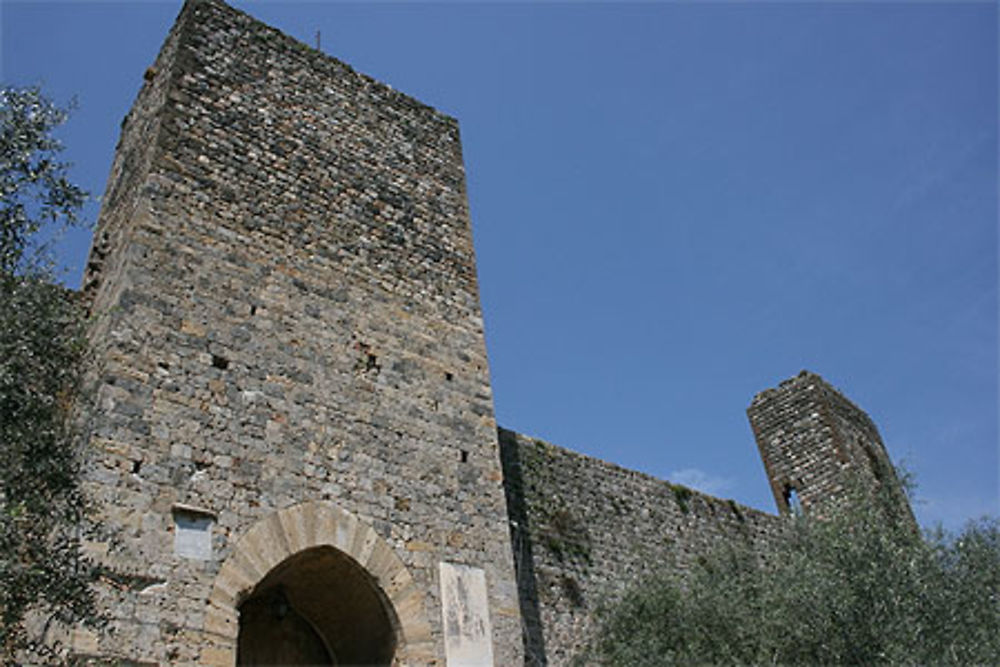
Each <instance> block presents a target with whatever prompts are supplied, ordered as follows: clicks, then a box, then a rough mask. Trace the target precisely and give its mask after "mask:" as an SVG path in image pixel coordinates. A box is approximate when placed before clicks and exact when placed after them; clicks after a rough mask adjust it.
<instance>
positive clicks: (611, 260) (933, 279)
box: [0, 0, 1000, 528]
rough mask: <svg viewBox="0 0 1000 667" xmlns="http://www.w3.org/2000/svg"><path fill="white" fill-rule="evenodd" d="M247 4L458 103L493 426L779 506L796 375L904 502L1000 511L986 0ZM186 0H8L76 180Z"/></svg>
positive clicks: (74, 272) (104, 155)
mask: <svg viewBox="0 0 1000 667" xmlns="http://www.w3.org/2000/svg"><path fill="white" fill-rule="evenodd" d="M235 4H236V5H237V6H238V7H240V8H242V9H244V10H246V11H248V12H249V13H251V14H253V15H254V16H256V17H258V18H260V19H262V20H264V21H266V22H268V23H270V24H272V25H274V26H276V27H278V28H280V29H282V30H284V31H285V32H287V33H289V34H291V35H293V36H295V37H297V38H299V39H301V40H303V41H306V42H308V43H311V44H313V43H315V39H316V32H317V30H318V31H319V32H320V36H321V44H322V48H323V50H324V51H326V52H327V53H329V54H330V55H333V56H336V57H338V58H340V59H342V60H344V61H346V62H348V63H350V64H351V65H352V66H354V67H355V68H356V69H358V70H360V71H363V72H365V73H367V74H370V75H372V76H374V77H375V78H377V79H379V80H381V81H384V82H386V83H389V84H390V85H392V86H393V87H395V88H397V89H399V90H402V91H404V92H406V93H409V94H411V95H413V96H415V97H417V98H419V99H420V100H422V101H424V102H426V103H428V104H431V105H433V106H435V107H437V108H439V109H441V110H442V111H445V112H446V113H449V114H451V115H454V116H456V117H457V118H458V119H459V121H460V123H461V128H462V136H463V147H464V154H465V161H466V169H467V174H468V186H469V198H470V206H471V211H472V221H473V229H474V235H475V241H476V251H477V256H478V260H479V277H480V287H481V291H482V298H483V307H484V313H485V318H486V335H487V344H488V347H489V353H490V364H491V371H492V374H493V384H494V395H495V400H496V411H497V419H498V421H499V422H500V423H501V425H503V426H505V427H507V428H512V429H514V430H517V431H520V432H523V433H526V434H528V435H534V436H538V437H542V438H545V439H547V440H550V441H551V442H554V443H556V444H560V445H563V446H566V447H570V448H573V449H576V450H579V451H583V452H585V453H588V454H591V455H594V456H598V457H600V458H603V459H607V460H611V461H614V462H616V463H619V464H622V465H625V466H628V467H632V468H637V469H640V470H643V471H646V472H649V473H651V474H654V475H657V476H660V477H669V478H671V479H674V480H675V481H681V482H684V483H687V484H690V485H693V486H695V487H698V488H701V489H703V490H706V491H709V492H711V493H715V494H717V495H721V496H723V497H732V498H735V499H736V500H738V501H740V502H743V503H746V504H749V505H751V506H755V507H759V508H761V509H766V510H768V511H772V510H773V500H772V498H771V496H770V492H769V490H768V487H767V484H766V480H765V477H764V472H763V466H762V465H761V463H760V461H759V458H758V455H757V451H756V447H755V445H754V442H753V437H752V434H751V432H750V429H749V426H748V425H747V422H746V417H745V414H744V410H745V408H746V406H747V405H748V404H749V402H750V400H751V398H752V397H753V395H754V394H755V393H756V392H758V391H760V390H762V389H764V388H767V387H769V386H773V385H775V384H776V383H777V382H778V381H780V380H781V379H784V378H785V377H789V376H792V375H794V374H796V373H797V372H798V371H799V370H801V369H803V368H808V369H809V370H812V371H815V372H818V373H820V374H821V375H823V376H824V377H825V378H826V379H827V380H829V381H830V382H831V383H833V384H834V385H836V386H838V387H840V388H841V389H842V390H844V392H845V393H846V394H847V395H848V396H849V397H850V398H852V399H853V400H854V401H855V402H857V403H858V404H859V405H860V406H861V407H862V408H864V409H865V410H867V411H868V412H869V414H871V416H872V417H873V418H874V419H875V421H876V422H877V423H878V425H879V427H880V429H881V431H882V435H883V439H884V440H885V441H886V444H887V446H888V448H889V450H890V453H891V454H892V456H893V458H894V459H895V460H897V461H900V460H902V461H904V462H905V464H906V465H907V467H908V468H909V469H910V470H911V471H912V472H913V473H915V475H916V478H917V482H918V484H919V488H918V497H919V498H920V499H921V502H920V503H918V505H917V507H916V511H917V514H918V516H919V518H920V520H921V522H922V523H924V524H925V525H931V524H933V523H935V522H939V521H940V522H943V523H944V525H945V526H947V527H950V528H956V527H959V526H960V525H961V523H962V522H964V521H965V520H967V519H970V518H974V517H977V516H979V515H982V514H984V513H993V514H996V513H998V473H1000V468H998V466H1000V463H998V442H997V436H998V432H997V408H998V395H997V353H998V340H997V323H998V313H997V305H998V292H997V255H998V243H997V184H998V173H997V97H998V91H997V80H998V76H997V32H998V31H997V6H996V4H995V3H991V2H977V3H961V2H950V3H933V2H920V3H902V2H899V3H896V2H893V3H820V2H815V3H813V2H798V3H785V2H781V3H758V4H744V3H723V2H715V3H707V4H695V3H656V2H645V3H574V2H559V3H528V2H520V3H463V2H447V3H334V2H329V3H324V2H307V3H296V2H239V3H235ZM179 8H180V3H179V2H141V1H138V2H132V3H125V2H112V3H97V2H72V3H57V2H11V1H9V0H3V2H2V4H0V21H2V32H0V37H2V42H0V43H2V50H0V53H2V61H0V72H2V74H3V80H4V82H5V83H13V84H29V83H30V84H34V83H39V84H41V85H42V86H43V87H44V88H45V90H46V91H47V92H48V93H49V94H50V95H51V96H53V97H55V98H56V99H57V100H59V101H62V102H65V101H67V100H69V99H70V98H71V97H74V96H75V97H76V99H77V102H78V104H79V107H78V109H77V111H76V112H75V113H74V116H73V118H72V119H71V121H70V123H69V124H68V125H67V126H66V127H65V128H64V130H63V132H62V137H63V138H64V141H65V143H66V144H67V147H68V153H67V154H68V157H69V159H70V160H72V161H73V162H74V163H75V168H74V177H75V178H76V180H77V181H78V182H81V183H82V184H83V185H84V186H85V187H87V188H88V189H90V190H91V191H92V192H93V193H95V195H99V194H100V193H101V192H103V189H104V184H105V180H106V178H107V173H108V170H109V167H110V160H111V156H112V152H113V150H114V146H115V142H116V140H117V134H118V128H119V123H120V121H121V119H122V117H123V116H124V115H125V113H126V112H127V110H128V108H129V106H130V104H131V102H132V100H133V98H134V96H135V94H136V92H137V91H138V89H139V87H140V85H141V83H142V73H143V71H144V70H145V68H146V67H147V66H148V65H149V64H151V62H152V61H153V59H154V57H155V55H156V52H157V50H158V49H159V45H160V43H161V42H162V40H163V38H164V36H165V35H166V32H167V30H168V29H169V26H170V24H171V23H172V21H173V19H174V17H175V16H176V14H177V12H178V11H179ZM91 217H96V211H95V210H94V209H93V207H91ZM88 245H89V239H88V238H87V235H86V234H72V235H70V236H69V237H67V238H66V240H65V242H64V243H63V245H62V246H61V249H60V253H61V254H60V257H61V259H62V260H63V262H64V263H65V265H66V266H67V278H66V279H67V282H69V283H70V284H76V283H77V282H78V281H79V274H80V271H81V267H82V264H83V261H84V258H85V255H86V251H87V248H88Z"/></svg>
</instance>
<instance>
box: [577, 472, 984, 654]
mask: <svg viewBox="0 0 1000 667" xmlns="http://www.w3.org/2000/svg"><path fill="white" fill-rule="evenodd" d="M893 505H895V508H896V509H895V511H893V510H892V507H893ZM898 507H899V494H898V491H896V492H895V493H894V492H892V491H884V492H882V493H881V494H879V496H878V497H877V498H876V499H875V500H874V501H872V499H871V497H867V502H862V501H859V499H858V498H855V499H854V500H852V501H851V502H848V503H845V504H843V505H842V506H840V507H839V508H837V509H835V510H832V511H831V512H830V513H828V515H827V516H825V517H823V518H810V517H808V516H802V517H797V518H795V519H791V520H789V525H788V531H787V535H786V536H785V539H782V540H778V541H776V543H775V545H774V547H773V548H771V549H769V550H768V551H767V553H764V554H762V553H759V552H756V551H755V550H754V549H753V548H752V546H751V545H750V543H749V542H747V543H743V544H740V545H730V546H728V547H727V548H725V549H723V550H720V551H718V552H716V553H714V554H712V555H711V556H710V557H708V558H703V559H701V560H700V561H699V562H698V563H697V564H696V566H695V567H694V568H693V571H692V572H691V573H690V575H689V576H688V577H687V578H684V579H680V578H677V577H673V576H662V577H659V578H657V579H655V580H653V581H647V582H643V584H642V585H640V586H638V587H636V588H634V589H633V590H632V591H631V592H630V593H629V594H627V595H626V597H625V598H624V599H623V600H622V602H621V603H620V604H618V605H617V606H616V607H614V608H612V609H609V610H607V611H606V612H605V613H604V616H603V619H602V629H601V633H600V636H599V638H598V640H597V642H596V643H595V645H594V647H593V653H594V655H593V656H589V658H590V660H592V661H595V662H599V663H602V664H607V665H629V666H634V665H665V664H675V663H681V664H690V663H699V664H705V663H707V664H776V663H780V664H874V663H889V664H996V663H998V662H1000V633H998V632H997V628H1000V522H998V521H996V520H983V521H981V522H979V523H976V524H972V525H969V526H968V527H967V528H966V529H965V530H964V531H963V532H962V533H961V534H960V535H959V536H957V537H954V538H950V537H949V536H947V535H945V534H943V533H941V532H940V531H939V532H937V533H933V534H928V535H925V536H921V535H920V534H919V533H918V532H917V530H916V529H915V527H914V524H913V523H912V522H911V521H909V520H906V519H903V520H900V519H899V517H900V512H899V510H898ZM893 517H895V520H894V519H893Z"/></svg>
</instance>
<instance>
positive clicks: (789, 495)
mask: <svg viewBox="0 0 1000 667" xmlns="http://www.w3.org/2000/svg"><path fill="white" fill-rule="evenodd" d="M784 496H785V506H786V507H787V508H788V511H789V512H791V513H792V514H794V515H795V516H800V515H801V514H802V501H801V500H799V494H798V491H796V490H795V487H794V486H791V485H787V486H785V493H784Z"/></svg>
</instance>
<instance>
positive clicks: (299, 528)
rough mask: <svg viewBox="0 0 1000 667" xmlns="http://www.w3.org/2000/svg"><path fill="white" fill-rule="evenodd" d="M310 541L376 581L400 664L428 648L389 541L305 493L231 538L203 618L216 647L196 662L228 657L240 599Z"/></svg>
mask: <svg viewBox="0 0 1000 667" xmlns="http://www.w3.org/2000/svg"><path fill="white" fill-rule="evenodd" d="M316 547H332V548H334V549H336V550H337V551H339V552H340V553H342V554H344V555H346V556H348V557H349V558H351V559H352V560H353V561H354V562H355V563H356V564H357V565H358V566H359V567H361V568H362V569H363V570H364V571H365V572H366V573H367V574H368V575H369V576H371V577H372V579H373V580H374V581H375V582H376V583H377V584H378V587H379V589H381V591H382V595H383V596H384V598H383V599H384V604H385V605H387V606H388V607H389V608H390V610H391V615H392V617H393V619H394V625H396V627H397V630H398V634H399V637H398V643H397V653H398V656H399V657H400V658H401V659H402V660H403V663H404V664H405V663H407V662H409V660H412V659H415V658H418V656H421V655H423V654H425V653H426V654H428V655H431V654H432V653H433V647H434V643H433V637H432V634H431V626H430V623H429V622H428V619H427V615H426V610H425V601H424V596H423V594H422V593H421V592H420V590H419V589H418V587H417V586H416V585H415V583H414V581H413V577H412V576H411V574H410V572H409V570H408V569H407V568H406V565H405V564H404V563H403V561H402V560H401V559H400V558H399V556H398V555H397V554H396V552H395V551H394V550H393V548H392V547H391V546H390V545H389V544H388V543H386V542H385V540H383V539H382V538H381V537H380V536H379V535H378V533H376V532H375V530H374V528H373V527H372V526H371V525H370V524H368V523H367V522H366V521H363V520H362V519H360V518H359V517H357V516H355V515H354V514H352V513H350V512H347V511H345V510H344V509H342V508H340V507H337V506H336V505H334V504H332V503H327V502H317V501H310V502H305V503H301V504H298V505H294V506H292V507H288V508H285V509H282V510H278V511H276V512H272V513H271V514H269V515H268V516H266V517H264V518H262V519H261V520H259V521H258V522H257V523H256V524H254V525H253V526H252V527H251V528H250V530H248V531H247V532H246V533H245V534H244V535H243V536H242V537H241V538H240V539H239V540H238V541H237V542H236V543H235V544H234V545H233V548H232V551H231V552H230V554H229V556H228V557H227V558H226V559H225V561H224V562H223V564H222V566H221V567H220V569H219V572H218V574H217V575H216V578H215V581H214V583H213V586H212V590H211V592H210V594H209V598H208V608H207V609H206V613H205V617H204V621H203V626H202V627H203V630H204V631H205V632H206V634H209V635H211V636H212V637H214V638H215V639H214V640H213V641H214V642H217V644H218V647H219V650H218V651H215V652H212V653H211V656H212V659H211V660H209V659H208V658H207V657H206V659H205V660H202V662H203V663H205V664H208V663H209V662H211V663H212V664H220V656H232V658H233V660H235V655H236V651H235V643H236V640H237V637H238V636H239V627H240V620H239V617H240V615H239V606H240V604H241V603H242V602H243V601H244V600H246V599H247V597H248V596H249V595H251V594H252V593H253V591H254V589H255V587H257V585H258V584H259V583H260V582H261V581H262V580H264V578H265V577H267V575H268V574H269V573H270V572H272V570H273V569H274V568H275V567H277V566H278V565H280V564H281V563H283V562H285V561H286V560H288V559H289V558H292V557H293V556H296V554H301V553H303V552H305V551H307V550H309V549H313V548H316ZM241 641H242V640H241ZM206 656H208V654H206ZM226 660H227V659H222V660H221V662H222V663H226ZM227 664H233V663H232V662H228V663H227Z"/></svg>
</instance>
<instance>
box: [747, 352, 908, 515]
mask: <svg viewBox="0 0 1000 667" xmlns="http://www.w3.org/2000/svg"><path fill="white" fill-rule="evenodd" d="M747 416H748V417H749V418H750V425H751V427H752V428H753V432H754V436H755V437H756V439H757V446H758V447H759V448H760V456H761V458H762V459H763V460H764V468H765V469H766V471H767V476H768V479H769V480H770V482H771V491H772V492H773V493H774V500H775V502H776V503H777V505H778V511H779V512H780V513H782V514H788V513H790V512H793V511H797V510H799V509H800V510H801V511H803V512H808V511H809V510H810V509H811V508H815V507H816V506H818V505H820V504H823V503H825V502H827V501H829V500H831V499H836V498H837V497H838V496H840V495H841V494H842V493H843V491H844V489H845V485H846V484H847V481H848V479H849V478H850V477H851V476H852V475H857V476H858V478H859V479H860V481H861V482H862V483H867V484H872V485H879V484H883V483H891V484H892V485H894V486H895V487H897V488H898V487H899V480H898V478H897V477H896V473H895V470H894V468H893V466H892V463H891V462H890V460H889V455H888V454H887V453H886V450H885V445H883V444H882V438H881V437H880V436H879V433H878V429H877V428H876V427H875V423H874V422H873V421H872V420H871V418H870V417H869V416H868V415H867V414H866V413H865V412H864V410H862V409H861V408H859V407H858V406H856V405H855V404H854V403H852V402H851V401H849V400H848V399H847V398H846V397H845V396H844V395H843V394H841V393H840V392H839V391H837V390H836V389H835V388H833V387H832V386H831V385H829V384H828V383H827V382H826V381H824V380H823V378H821V377H820V376H818V375H816V374H814V373H810V372H808V371H802V372H801V373H799V374H798V375H797V376H796V377H794V378H791V379H789V380H785V381H784V382H782V383H781V384H780V385H779V386H778V387H777V388H774V389H767V390H765V391H763V392H761V393H759V394H757V396H755V397H754V399H753V402H752V403H751V404H750V407H749V408H747Z"/></svg>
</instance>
